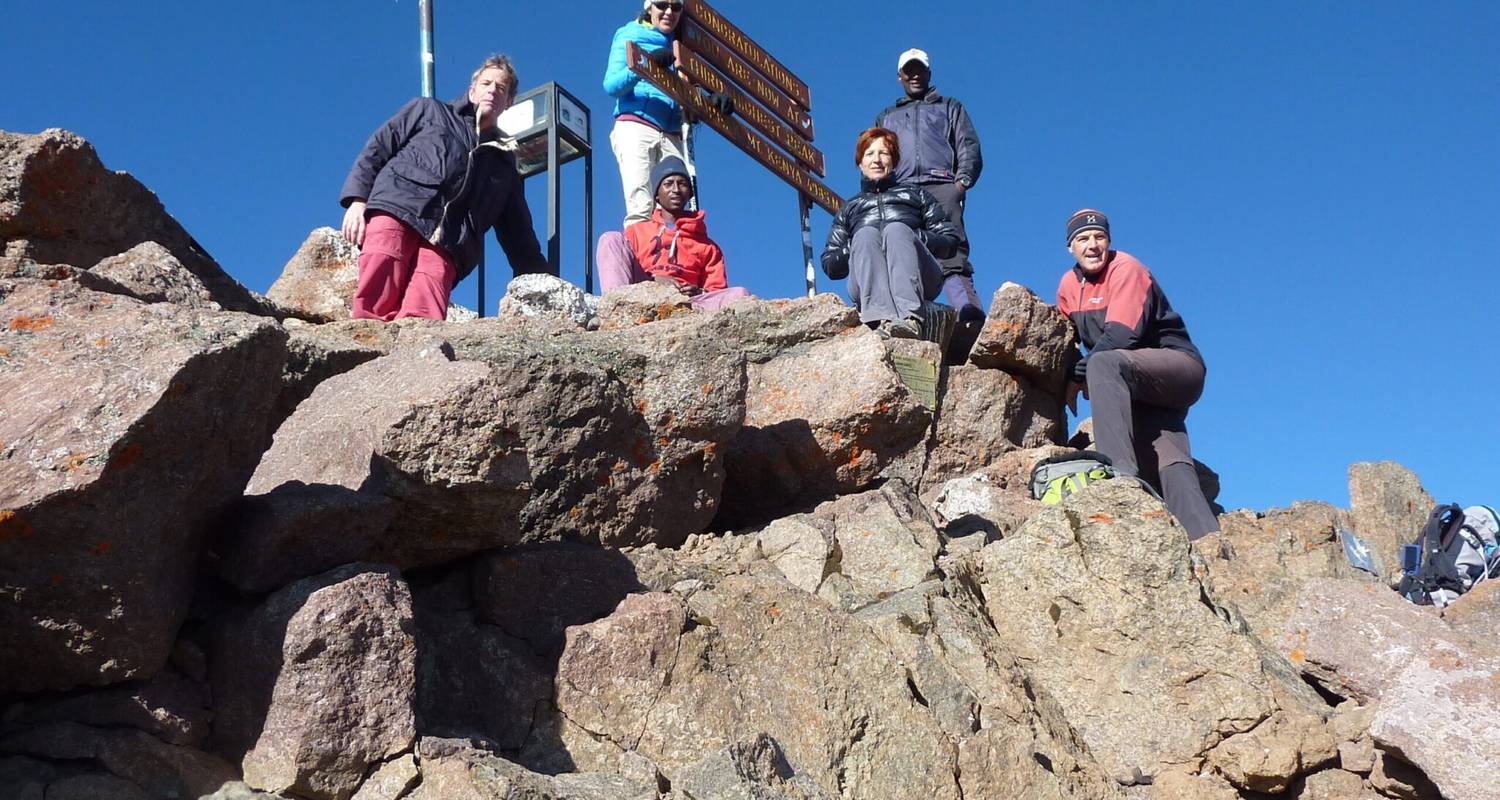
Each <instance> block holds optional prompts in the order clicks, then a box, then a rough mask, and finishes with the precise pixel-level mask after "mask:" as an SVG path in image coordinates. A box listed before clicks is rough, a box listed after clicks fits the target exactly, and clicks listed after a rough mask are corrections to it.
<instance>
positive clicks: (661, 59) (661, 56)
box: [646, 47, 677, 69]
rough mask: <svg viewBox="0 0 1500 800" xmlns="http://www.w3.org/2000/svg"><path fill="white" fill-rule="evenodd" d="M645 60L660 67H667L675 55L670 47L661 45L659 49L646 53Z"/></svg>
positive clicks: (675, 58) (674, 59) (673, 60)
mask: <svg viewBox="0 0 1500 800" xmlns="http://www.w3.org/2000/svg"><path fill="white" fill-rule="evenodd" d="M646 60H647V61H650V62H651V63H653V64H655V65H656V66H658V67H661V68H662V69H669V68H670V67H671V66H672V64H673V62H675V61H676V60H677V56H676V55H674V54H673V53H672V48H671V47H663V48H661V49H660V50H652V51H651V52H649V53H647V54H646Z"/></svg>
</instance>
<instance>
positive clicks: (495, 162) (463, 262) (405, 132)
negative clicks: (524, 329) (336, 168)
mask: <svg viewBox="0 0 1500 800" xmlns="http://www.w3.org/2000/svg"><path fill="white" fill-rule="evenodd" d="M474 128H475V123H474V104H473V103H471V102H469V100H468V98H467V97H461V98H459V99H458V100H455V101H453V103H451V104H449V103H444V102H441V101H439V100H433V99H431V98H425V97H419V98H417V99H415V100H412V101H411V102H409V103H407V104H406V105H405V106H402V108H401V110H400V111H397V112H396V115H395V116H393V117H391V118H390V119H389V120H387V121H386V123H385V124H384V125H381V126H380V127H379V128H378V129H377V130H376V131H375V133H373V134H371V135H370V140H369V141H368V142H366V143H365V148H364V149H363V150H361V151H360V153H359V157H358V158H356V159H355V160H354V167H353V168H352V169H350V170H349V177H347V178H345V179H344V188H343V190H342V192H341V193H340V202H341V204H342V205H343V206H344V207H345V208H347V207H348V206H349V204H350V203H352V202H354V201H355V200H364V201H365V204H366V205H365V208H366V214H369V213H371V212H375V211H382V212H385V213H387V214H390V215H391V216H393V217H395V218H396V219H399V220H401V221H402V222H403V223H405V224H406V225H407V226H408V227H410V228H411V229H412V230H414V231H416V232H417V233H419V234H421V235H422V238H424V239H426V240H427V241H429V242H432V243H433V244H435V245H437V246H438V247H441V248H443V250H444V252H446V253H447V254H448V256H449V257H450V258H452V259H453V263H454V266H455V267H456V268H457V269H458V279H459V280H463V278H464V277H465V276H466V275H468V274H469V273H470V272H472V271H473V270H474V267H475V266H477V265H478V264H479V262H480V261H482V260H483V259H484V233H485V231H487V230H489V229H490V228H494V229H495V238H496V239H498V240H499V241H500V246H501V247H502V248H504V250H505V256H506V258H507V259H509V260H510V266H511V269H512V270H513V271H514V273H515V274H517V275H521V274H524V273H528V272H549V273H550V272H552V267H551V265H549V264H548V263H547V259H546V258H545V257H543V256H542V248H541V246H540V245H539V244H538V243H537V239H536V230H535V229H534V228H533V227H532V223H531V209H530V208H529V207H527V205H526V192H525V191H524V189H523V187H522V185H521V176H520V174H519V173H518V172H516V161H515V156H514V155H513V154H512V153H511V152H509V151H507V150H505V149H503V148H502V147H501V146H500V143H499V141H497V140H496V139H495V138H494V137H493V136H489V135H487V136H486V137H485V138H484V140H481V139H480V136H479V135H478V134H477V133H476V132H475V130H474ZM495 133H498V129H497V130H496V131H495Z"/></svg>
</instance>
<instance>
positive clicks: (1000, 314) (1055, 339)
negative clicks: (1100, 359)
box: [969, 283, 1078, 397]
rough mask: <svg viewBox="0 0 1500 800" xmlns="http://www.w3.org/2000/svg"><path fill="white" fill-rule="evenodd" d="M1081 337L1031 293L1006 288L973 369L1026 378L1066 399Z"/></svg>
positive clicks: (993, 307) (973, 355)
mask: <svg viewBox="0 0 1500 800" xmlns="http://www.w3.org/2000/svg"><path fill="white" fill-rule="evenodd" d="M1076 342H1077V334H1075V333H1074V331H1073V325H1072V323H1070V322H1068V318H1067V317H1065V316H1063V315H1062V312H1060V311H1058V310H1057V308H1056V307H1055V306H1051V305H1048V304H1046V303H1044V302H1042V300H1041V299H1040V298H1038V297H1037V296H1036V295H1035V294H1033V293H1032V292H1031V290H1029V289H1027V288H1026V287H1024V286H1020V285H1018V284H1014V283H1006V284H1004V285H1003V286H1001V287H1000V289H999V290H998V291H996V292H995V297H994V299H993V300H991V301H990V315H989V318H988V319H986V320H985V323H984V329H983V330H981V331H980V333H979V339H978V340H977V341H976V342H974V349H973V350H971V351H970V352H969V363H971V364H974V365H975V366H978V367H986V368H989V369H1001V370H1005V371H1006V372H1009V373H1012V374H1014V375H1018V376H1021V377H1024V378H1026V379H1027V380H1028V381H1030V382H1031V383H1032V384H1034V385H1036V386H1037V387H1038V388H1040V389H1041V390H1042V391H1044V392H1047V393H1049V394H1051V395H1052V396H1053V397H1062V395H1063V389H1064V388H1065V387H1066V385H1067V380H1068V373H1069V372H1071V371H1072V369H1073V363H1074V362H1075V361H1077V360H1078V347H1077V344H1076Z"/></svg>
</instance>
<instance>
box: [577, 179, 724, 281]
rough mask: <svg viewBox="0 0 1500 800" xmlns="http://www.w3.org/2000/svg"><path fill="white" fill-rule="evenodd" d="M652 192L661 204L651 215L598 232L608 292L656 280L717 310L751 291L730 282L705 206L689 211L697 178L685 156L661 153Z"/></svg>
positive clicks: (602, 278)
mask: <svg viewBox="0 0 1500 800" xmlns="http://www.w3.org/2000/svg"><path fill="white" fill-rule="evenodd" d="M651 193H652V196H653V197H654V198H655V202H656V208H655V209H654V210H653V211H652V213H651V218H650V219H647V220H644V221H642V222H637V223H634V224H632V225H629V226H627V227H626V228H625V231H624V232H623V233H621V232H620V231H610V232H609V233H606V234H604V235H603V236H600V237H599V248H598V252H597V263H598V265H599V288H600V290H601V291H602V292H604V293H606V294H607V293H609V292H611V291H614V290H615V289H618V288H620V287H621V286H627V285H629V284H632V283H645V282H646V281H649V280H655V281H656V282H657V283H663V284H666V285H668V286H672V287H674V288H676V289H677V290H678V291H680V292H682V293H683V294H685V295H687V296H688V297H689V298H691V299H692V303H693V307H694V308H697V309H699V310H702V311H717V310H719V308H721V307H723V306H725V305H727V304H729V303H732V302H734V301H736V300H743V299H744V298H747V297H749V296H750V292H749V291H747V290H745V289H744V288H742V287H739V286H730V285H729V282H728V279H727V277H726V276H725V273H724V251H723V250H720V249H719V246H718V245H717V244H715V243H714V240H713V239H710V238H708V226H707V225H706V224H705V223H704V221H703V217H704V213H703V212H702V211H688V210H687V203H688V201H689V200H690V199H692V196H693V184H692V180H691V179H690V178H689V177H688V171H687V166H686V165H685V164H683V163H682V159H680V158H677V157H675V156H671V157H668V158H665V159H662V161H661V163H660V164H657V165H656V168H655V169H653V170H652V171H651Z"/></svg>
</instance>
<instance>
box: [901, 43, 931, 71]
mask: <svg viewBox="0 0 1500 800" xmlns="http://www.w3.org/2000/svg"><path fill="white" fill-rule="evenodd" d="M913 61H920V62H922V66H924V67H926V68H928V69H932V62H931V61H929V60H927V51H926V50H918V49H917V48H915V47H913V48H912V49H910V50H907V51H906V52H904V53H902V54H901V58H900V60H898V61H897V62H896V69H901V68H902V67H904V66H906V65H907V64H910V63H911V62H913Z"/></svg>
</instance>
